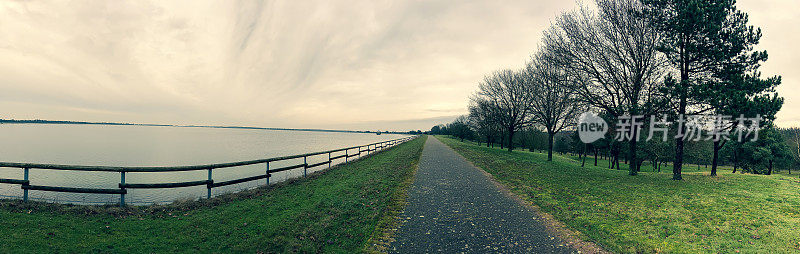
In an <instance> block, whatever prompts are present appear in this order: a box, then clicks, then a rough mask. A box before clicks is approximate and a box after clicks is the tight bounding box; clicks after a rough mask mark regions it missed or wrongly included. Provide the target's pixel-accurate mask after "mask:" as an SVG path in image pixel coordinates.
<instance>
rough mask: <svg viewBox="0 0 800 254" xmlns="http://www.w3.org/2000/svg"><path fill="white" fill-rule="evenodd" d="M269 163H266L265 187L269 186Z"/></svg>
mask: <svg viewBox="0 0 800 254" xmlns="http://www.w3.org/2000/svg"><path fill="white" fill-rule="evenodd" d="M269 177H270V175H269V161H268V162H267V186H269Z"/></svg>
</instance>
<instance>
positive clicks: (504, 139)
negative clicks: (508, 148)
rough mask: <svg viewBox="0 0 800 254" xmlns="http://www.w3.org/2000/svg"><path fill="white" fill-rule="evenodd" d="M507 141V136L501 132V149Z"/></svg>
mask: <svg viewBox="0 0 800 254" xmlns="http://www.w3.org/2000/svg"><path fill="white" fill-rule="evenodd" d="M505 143H506V136H505V135H502V134H501V135H500V149H503V145H505Z"/></svg>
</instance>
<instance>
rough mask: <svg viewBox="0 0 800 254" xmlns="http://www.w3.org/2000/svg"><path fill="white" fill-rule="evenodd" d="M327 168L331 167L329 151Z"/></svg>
mask: <svg viewBox="0 0 800 254" xmlns="http://www.w3.org/2000/svg"><path fill="white" fill-rule="evenodd" d="M328 168H331V152H328Z"/></svg>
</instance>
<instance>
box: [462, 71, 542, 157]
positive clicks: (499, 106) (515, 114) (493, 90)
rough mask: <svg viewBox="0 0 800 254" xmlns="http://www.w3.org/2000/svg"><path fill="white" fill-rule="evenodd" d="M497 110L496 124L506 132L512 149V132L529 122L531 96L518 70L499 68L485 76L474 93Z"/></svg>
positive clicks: (509, 146) (510, 149)
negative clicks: (499, 69)
mask: <svg viewBox="0 0 800 254" xmlns="http://www.w3.org/2000/svg"><path fill="white" fill-rule="evenodd" d="M475 97H478V98H480V99H483V100H486V101H487V102H488V103H489V104H490V105H491V107H492V108H494V109H495V110H497V116H496V117H497V124H499V125H500V126H501V127H502V128H503V129H504V130H505V131H506V134H508V150H509V151H512V150H514V141H513V140H514V133H516V132H517V131H518V130H520V129H521V128H522V127H524V126H526V125H528V124H529V121H528V120H529V118H528V115H529V114H530V111H531V110H530V107H531V105H532V103H531V96H530V90H529V89H528V88H527V86H526V85H525V83H524V82H523V78H522V76H521V74H520V73H519V72H515V71H512V70H501V71H497V72H495V73H493V74H492V75H489V76H486V77H485V78H484V80H483V82H481V84H480V90H479V91H478V93H477V94H476V95H475Z"/></svg>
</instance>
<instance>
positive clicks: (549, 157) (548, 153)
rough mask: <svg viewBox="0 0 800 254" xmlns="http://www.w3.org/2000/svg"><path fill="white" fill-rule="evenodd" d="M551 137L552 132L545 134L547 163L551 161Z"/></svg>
mask: <svg viewBox="0 0 800 254" xmlns="http://www.w3.org/2000/svg"><path fill="white" fill-rule="evenodd" d="M553 136H555V134H554V133H552V132H549V131H548V132H547V161H552V160H553Z"/></svg>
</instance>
